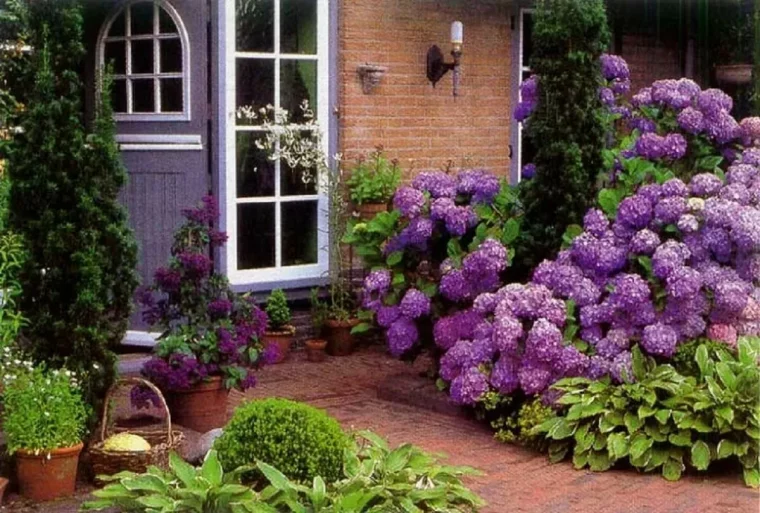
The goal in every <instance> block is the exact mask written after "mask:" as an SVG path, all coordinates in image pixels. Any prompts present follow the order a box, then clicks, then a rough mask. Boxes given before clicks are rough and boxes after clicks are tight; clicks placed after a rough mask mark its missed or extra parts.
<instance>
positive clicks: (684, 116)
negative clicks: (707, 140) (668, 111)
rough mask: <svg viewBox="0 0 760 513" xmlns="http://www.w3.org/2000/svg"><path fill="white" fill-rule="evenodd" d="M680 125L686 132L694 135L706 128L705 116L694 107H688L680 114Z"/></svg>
mask: <svg viewBox="0 0 760 513" xmlns="http://www.w3.org/2000/svg"><path fill="white" fill-rule="evenodd" d="M677 121H678V126H679V127H681V129H682V130H683V131H684V132H688V133H690V134H693V135H697V134H699V133H701V132H702V131H703V130H704V129H705V116H704V114H702V113H701V112H700V111H698V110H697V109H695V108H693V107H686V108H685V109H684V110H682V111H681V112H680V113H679V114H678V119H677Z"/></svg>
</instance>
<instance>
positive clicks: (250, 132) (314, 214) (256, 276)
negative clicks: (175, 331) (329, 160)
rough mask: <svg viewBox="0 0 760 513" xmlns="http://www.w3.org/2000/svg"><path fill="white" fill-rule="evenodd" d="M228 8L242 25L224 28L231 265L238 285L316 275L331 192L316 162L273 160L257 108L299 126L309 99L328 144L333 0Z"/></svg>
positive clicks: (262, 1) (258, 0) (232, 21)
mask: <svg viewBox="0 0 760 513" xmlns="http://www.w3.org/2000/svg"><path fill="white" fill-rule="evenodd" d="M225 3H228V4H232V3H233V2H225ZM223 9H227V12H226V20H227V26H228V27H234V31H232V32H234V34H227V37H226V44H227V50H226V64H227V70H229V71H231V72H232V73H231V74H232V75H233V76H229V74H228V76H226V77H224V80H225V81H226V82H227V86H228V88H227V89H228V93H227V106H228V107H227V125H228V126H227V129H226V135H227V142H226V150H227V158H226V166H225V167H226V170H225V172H226V179H225V184H226V194H225V206H226V213H225V220H226V225H227V231H228V232H229V236H230V243H229V245H228V248H227V254H226V256H225V261H226V266H227V274H228V276H229V278H230V281H231V282H232V283H233V284H235V283H237V284H255V285H262V283H277V284H278V286H280V285H282V286H287V284H288V283H287V282H288V281H300V280H303V279H311V278H318V277H320V276H321V275H323V274H324V273H325V271H326V270H327V251H326V245H327V236H328V234H327V233H326V231H325V230H326V210H325V209H326V207H327V204H326V201H325V198H324V197H323V196H322V195H321V194H320V191H319V189H318V187H317V185H316V180H314V179H312V180H308V177H313V176H314V175H315V172H314V171H315V170H313V169H302V168H295V169H294V168H292V167H290V166H289V165H288V164H287V162H284V161H280V160H275V161H273V160H271V158H270V154H269V153H268V152H267V151H266V150H263V149H261V146H262V142H263V140H264V138H265V137H266V132H265V131H264V130H265V128H264V127H262V115H261V114H260V112H259V111H260V110H261V109H262V108H263V109H266V108H267V107H272V108H274V110H275V111H279V110H286V111H288V113H289V119H290V123H291V124H293V125H295V127H294V128H296V129H299V126H300V124H302V123H305V121H306V118H305V116H304V111H303V109H302V105H303V104H304V102H307V103H308V106H309V108H310V110H311V112H313V115H314V119H315V120H316V122H317V123H318V125H319V129H320V130H321V131H322V133H323V137H322V139H323V141H324V145H325V147H324V148H323V149H324V151H325V153H327V142H326V141H327V137H326V135H325V134H327V133H328V127H327V123H328V110H327V102H328V80H327V69H328V62H327V54H328V43H329V42H328V33H327V28H328V27H327V19H328V0H235V2H234V11H233V9H232V7H231V5H230V6H227V7H223ZM230 82H234V87H230ZM270 113H271V112H270ZM251 114H253V115H251ZM309 129H310V128H308V127H306V126H304V130H309Z"/></svg>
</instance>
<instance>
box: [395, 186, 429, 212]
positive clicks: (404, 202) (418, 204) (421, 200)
mask: <svg viewBox="0 0 760 513" xmlns="http://www.w3.org/2000/svg"><path fill="white" fill-rule="evenodd" d="M393 206H394V207H395V208H396V209H398V210H399V212H401V214H402V215H404V216H406V217H409V218H415V217H417V216H419V215H420V214H421V213H422V209H423V207H424V206H425V195H424V194H423V193H422V191H419V190H417V189H414V188H412V187H401V188H399V189H398V190H397V191H396V194H395V195H394V196H393Z"/></svg>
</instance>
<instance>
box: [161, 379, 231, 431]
mask: <svg viewBox="0 0 760 513" xmlns="http://www.w3.org/2000/svg"><path fill="white" fill-rule="evenodd" d="M228 395H229V391H228V390H227V389H226V388H225V387H224V384H223V383H222V378H221V377H219V376H213V377H211V378H208V380H206V381H204V382H202V383H199V384H197V385H193V386H192V387H191V388H189V389H187V390H175V391H172V392H170V393H168V394H166V402H167V403H169V411H171V415H172V420H173V421H174V422H175V423H176V424H179V425H180V426H183V427H186V428H189V429H192V430H193V431H197V432H199V433H207V432H208V431H211V430H212V429H216V428H219V427H223V426H224V425H225V424H226V423H227V396H228Z"/></svg>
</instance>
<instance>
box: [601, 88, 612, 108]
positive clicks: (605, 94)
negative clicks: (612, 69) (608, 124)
mask: <svg viewBox="0 0 760 513" xmlns="http://www.w3.org/2000/svg"><path fill="white" fill-rule="evenodd" d="M599 99H600V100H601V101H602V103H603V104H604V105H607V106H612V105H615V93H614V92H612V89H610V88H609V87H600V88H599Z"/></svg>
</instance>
